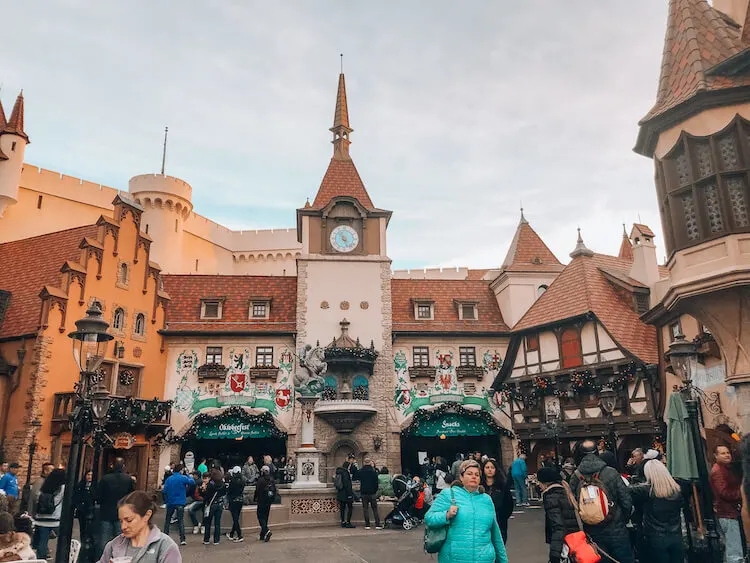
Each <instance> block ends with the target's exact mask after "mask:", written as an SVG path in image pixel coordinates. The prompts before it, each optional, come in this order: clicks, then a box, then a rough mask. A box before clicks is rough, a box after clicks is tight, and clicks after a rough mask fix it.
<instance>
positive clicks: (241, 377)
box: [229, 373, 247, 393]
mask: <svg viewBox="0 0 750 563" xmlns="http://www.w3.org/2000/svg"><path fill="white" fill-rule="evenodd" d="M246 384H247V376H246V375H245V374H244V373H233V374H232V375H231V376H230V377H229V388H230V389H231V390H232V391H234V392H235V393H240V392H242V391H244V390H245V385H246Z"/></svg>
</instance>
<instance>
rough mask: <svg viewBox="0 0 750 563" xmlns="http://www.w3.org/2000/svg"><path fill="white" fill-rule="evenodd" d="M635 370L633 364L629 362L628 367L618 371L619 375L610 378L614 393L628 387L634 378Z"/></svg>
mask: <svg viewBox="0 0 750 563" xmlns="http://www.w3.org/2000/svg"><path fill="white" fill-rule="evenodd" d="M636 369H637V367H636V365H635V362H630V363H629V364H628V365H626V366H625V367H623V368H622V369H620V373H618V374H617V375H616V376H615V377H614V378H612V381H611V382H610V386H611V387H612V389H614V390H615V391H622V390H623V389H625V388H626V387H627V386H628V383H630V382H631V381H633V379H634V378H635V372H636Z"/></svg>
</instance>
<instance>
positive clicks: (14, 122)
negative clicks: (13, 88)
mask: <svg viewBox="0 0 750 563" xmlns="http://www.w3.org/2000/svg"><path fill="white" fill-rule="evenodd" d="M3 133H12V134H14V135H18V136H19V137H23V138H24V139H26V142H27V143H28V142H29V137H28V135H26V132H25V131H24V130H23V92H21V93H20V94H18V97H17V98H16V103H15V104H14V105H13V111H11V112H10V117H9V118H8V122H7V123H6V124H5V128H4V129H3Z"/></svg>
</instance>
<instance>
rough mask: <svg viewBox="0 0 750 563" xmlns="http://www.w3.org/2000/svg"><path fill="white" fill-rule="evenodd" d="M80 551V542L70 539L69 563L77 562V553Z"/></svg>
mask: <svg viewBox="0 0 750 563" xmlns="http://www.w3.org/2000/svg"><path fill="white" fill-rule="evenodd" d="M79 553H81V542H79V541H78V540H70V558H69V559H68V562H69V563H78V554H79Z"/></svg>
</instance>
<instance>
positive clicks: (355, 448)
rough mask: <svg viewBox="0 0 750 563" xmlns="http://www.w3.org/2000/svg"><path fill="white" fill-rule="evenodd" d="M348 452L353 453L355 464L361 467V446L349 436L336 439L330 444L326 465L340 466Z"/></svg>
mask: <svg viewBox="0 0 750 563" xmlns="http://www.w3.org/2000/svg"><path fill="white" fill-rule="evenodd" d="M349 454H354V457H355V458H356V459H357V465H358V466H359V467H362V454H363V452H362V448H360V447H359V444H357V442H355V441H354V440H352V439H349V438H343V439H341V440H338V441H337V442H336V443H334V444H333V446H331V449H330V450H329V452H328V466H329V467H331V468H336V467H341V465H342V464H343V463H344V462H345V461H346V458H347V457H349Z"/></svg>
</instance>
